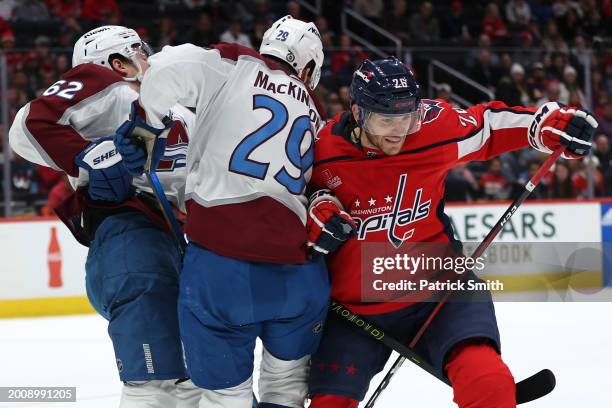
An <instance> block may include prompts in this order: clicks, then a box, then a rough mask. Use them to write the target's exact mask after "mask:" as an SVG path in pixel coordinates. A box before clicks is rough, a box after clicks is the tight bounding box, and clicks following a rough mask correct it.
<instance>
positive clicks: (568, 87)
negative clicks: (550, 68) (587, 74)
mask: <svg viewBox="0 0 612 408" xmlns="http://www.w3.org/2000/svg"><path fill="white" fill-rule="evenodd" d="M560 91H561V94H560V96H559V101H561V103H564V104H566V105H571V106H580V107H584V106H586V98H585V96H584V93H583V92H582V90H581V89H580V85H579V84H578V73H577V72H576V69H575V68H574V67H572V66H571V65H567V66H566V67H565V69H564V70H563V82H562V83H561V84H560ZM571 93H573V94H574V96H575V100H574V101H573V103H570V94H571Z"/></svg>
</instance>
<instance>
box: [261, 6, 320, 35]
mask: <svg viewBox="0 0 612 408" xmlns="http://www.w3.org/2000/svg"><path fill="white" fill-rule="evenodd" d="M298 6H299V4H298ZM298 14H299V12H298ZM323 18H324V17H323ZM253 19H254V20H255V22H261V23H262V24H264V25H267V26H268V27H269V26H270V25H272V22H273V21H274V20H276V18H275V17H274V13H273V12H272V11H271V10H270V7H269V5H268V0H255V5H254V9H253ZM318 27H319V26H318V25H317V28H318ZM319 30H320V29H319Z"/></svg>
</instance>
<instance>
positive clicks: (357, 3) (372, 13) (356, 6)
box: [353, 0, 385, 25]
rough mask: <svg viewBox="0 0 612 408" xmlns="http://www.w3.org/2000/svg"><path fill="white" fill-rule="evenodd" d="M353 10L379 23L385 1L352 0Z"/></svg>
mask: <svg viewBox="0 0 612 408" xmlns="http://www.w3.org/2000/svg"><path fill="white" fill-rule="evenodd" d="M353 10H355V11H356V12H357V13H359V14H361V15H362V16H364V17H366V18H368V19H370V20H372V21H373V22H375V23H376V24H379V25H380V24H381V23H382V16H383V11H384V10H385V2H384V1H383V0H354V1H353Z"/></svg>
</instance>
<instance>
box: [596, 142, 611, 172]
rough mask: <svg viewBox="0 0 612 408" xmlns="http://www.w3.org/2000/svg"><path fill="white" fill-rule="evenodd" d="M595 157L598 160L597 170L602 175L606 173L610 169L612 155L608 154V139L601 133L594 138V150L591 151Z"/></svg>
mask: <svg viewBox="0 0 612 408" xmlns="http://www.w3.org/2000/svg"><path fill="white" fill-rule="evenodd" d="M593 154H594V155H595V157H597V158H598V159H599V169H600V170H601V171H602V172H603V173H607V172H608V170H609V169H610V168H611V167H612V155H611V154H610V139H609V138H608V136H606V135H605V134H603V133H600V134H598V135H597V136H596V137H595V149H594V150H593Z"/></svg>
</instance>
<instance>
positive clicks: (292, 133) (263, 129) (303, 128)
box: [229, 95, 314, 194]
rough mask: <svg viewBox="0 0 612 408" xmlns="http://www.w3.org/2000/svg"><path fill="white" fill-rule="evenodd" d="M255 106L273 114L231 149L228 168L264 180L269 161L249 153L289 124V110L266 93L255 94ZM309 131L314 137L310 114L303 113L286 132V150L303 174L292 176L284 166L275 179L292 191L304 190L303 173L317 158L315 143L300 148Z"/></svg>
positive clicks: (254, 107) (288, 156) (292, 162)
mask: <svg viewBox="0 0 612 408" xmlns="http://www.w3.org/2000/svg"><path fill="white" fill-rule="evenodd" d="M256 109H266V110H268V111H270V113H272V117H271V118H270V119H269V120H268V121H267V122H266V123H264V124H263V125H262V126H260V127H259V128H258V129H257V130H255V131H254V132H252V133H250V134H248V135H247V136H246V137H245V138H244V139H242V141H241V142H240V143H239V144H238V146H237V147H236V149H235V150H234V152H233V153H232V157H231V158H230V163H229V170H230V171H231V172H234V173H238V174H242V175H245V176H249V177H254V178H257V179H260V180H263V179H265V178H266V175H267V174H268V167H269V165H270V163H262V162H259V161H256V160H252V159H251V158H249V156H250V155H251V153H252V152H253V151H254V150H255V149H257V147H259V146H260V145H262V144H263V143H265V142H266V141H267V140H268V139H271V138H272V137H274V136H275V135H277V134H278V133H280V132H281V131H282V130H283V129H285V128H286V127H287V126H288V123H287V122H288V119H289V114H288V112H287V108H286V107H285V105H283V104H282V103H281V102H279V101H278V100H276V99H274V98H272V97H270V96H267V95H255V96H254V97H253V110H256ZM309 133H310V135H311V137H312V133H313V132H312V127H311V125H310V118H309V117H308V116H306V115H303V116H300V117H298V118H297V119H295V120H294V121H293V123H291V128H290V130H289V136H287V142H286V143H285V153H286V154H287V158H288V159H289V161H290V162H291V164H293V165H294V166H295V167H296V168H297V169H299V170H300V175H299V176H298V177H293V176H292V175H290V174H289V172H288V171H287V169H286V168H285V167H284V166H283V168H281V169H280V170H279V171H278V172H277V173H276V174H275V175H274V179H275V180H276V181H277V182H278V183H280V184H282V185H283V186H285V187H286V188H287V190H289V192H291V193H292V194H301V193H302V191H303V190H304V187H305V186H306V179H305V176H304V174H305V173H306V172H307V171H308V169H309V168H310V166H312V163H313V161H314V151H313V143H311V144H310V147H309V148H308V150H307V151H306V152H305V153H304V154H302V153H301V152H300V146H301V145H302V141H303V140H304V138H305V137H306V135H307V134H309Z"/></svg>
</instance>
